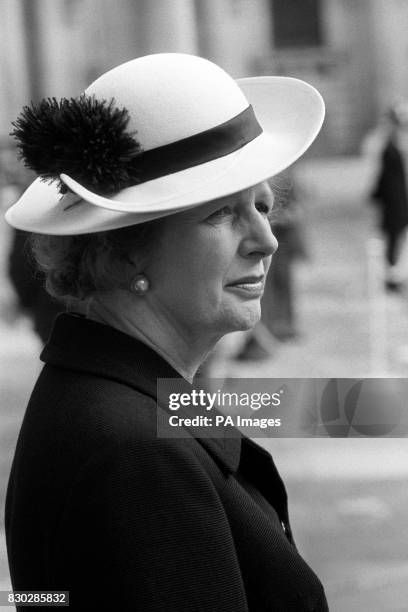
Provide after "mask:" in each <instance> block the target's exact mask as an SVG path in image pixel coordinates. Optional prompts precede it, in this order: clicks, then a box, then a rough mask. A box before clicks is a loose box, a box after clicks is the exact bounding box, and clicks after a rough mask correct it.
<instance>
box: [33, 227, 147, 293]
mask: <svg viewBox="0 0 408 612" xmlns="http://www.w3.org/2000/svg"><path fill="white" fill-rule="evenodd" d="M158 224H159V220H158V221H149V222H146V223H141V224H140V225H132V226H129V227H124V228H120V229H116V230H109V231H105V232H97V233H93V234H82V235H75V236H50V235H45V234H32V236H31V238H30V247H31V251H32V254H33V256H34V259H35V261H36V264H37V267H38V269H39V270H40V271H41V272H43V273H44V275H45V288H46V290H47V291H48V293H49V294H50V295H52V296H53V297H56V298H64V299H70V298H71V299H72V298H74V299H79V300H82V299H85V298H87V297H90V296H91V295H92V294H93V293H95V292H96V291H109V290H112V289H125V288H128V287H129V283H130V280H131V279H132V277H134V276H135V274H136V273H137V272H140V270H137V269H136V264H135V263H134V262H133V261H132V257H135V259H137V257H138V256H139V257H140V258H141V259H142V258H143V259H144V258H145V256H146V255H148V254H149V251H150V250H151V247H152V245H153V242H154V240H155V238H157V228H158Z"/></svg>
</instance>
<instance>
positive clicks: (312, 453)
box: [0, 0, 408, 612]
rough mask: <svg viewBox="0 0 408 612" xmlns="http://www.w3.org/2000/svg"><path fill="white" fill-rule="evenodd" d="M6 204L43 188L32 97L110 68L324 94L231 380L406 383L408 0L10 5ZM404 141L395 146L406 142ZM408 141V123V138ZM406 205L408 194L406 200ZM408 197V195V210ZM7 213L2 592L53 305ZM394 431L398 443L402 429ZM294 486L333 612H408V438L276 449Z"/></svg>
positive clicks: (1, 164) (284, 180) (237, 342)
mask: <svg viewBox="0 0 408 612" xmlns="http://www.w3.org/2000/svg"><path fill="white" fill-rule="evenodd" d="M0 10H1V19H0V208H1V210H2V212H4V211H5V210H6V209H7V207H8V206H9V205H11V204H12V203H14V201H15V200H16V199H17V197H18V195H19V193H21V191H22V190H23V189H24V188H25V187H26V186H27V185H28V184H29V182H30V180H31V179H32V177H31V176H29V175H28V173H27V172H26V171H25V170H24V168H22V166H21V164H20V163H19V162H18V161H17V157H16V152H15V150H14V148H13V144H12V142H11V140H10V138H9V136H8V133H9V131H10V123H11V121H12V120H13V119H15V118H16V115H17V114H18V112H19V111H20V109H21V107H22V106H23V105H24V104H27V103H29V102H30V100H33V101H34V102H35V101H38V100H39V99H41V98H42V97H46V96H55V97H57V98H58V97H62V96H66V97H68V96H76V95H78V94H79V93H80V92H81V91H82V90H83V89H84V88H85V87H86V86H87V85H88V84H89V83H90V82H91V81H92V80H93V79H95V78H96V77H97V76H99V75H100V74H101V73H103V72H105V71H106V70H108V69H109V68H111V67H113V66H115V65H117V64H119V63H121V62H124V61H126V60H129V59H132V58H134V57H137V56H139V55H145V54H148V53H156V52H161V51H165V52H168V51H175V52H186V53H195V54H198V55H202V56H204V57H207V58H208V59H210V60H213V61H215V62H216V63H218V64H219V65H220V66H222V67H223V68H225V69H226V70H227V71H229V72H230V73H231V74H232V75H233V76H235V77H239V76H250V75H259V74H266V75H268V74H279V75H288V76H293V77H298V78H302V79H305V80H306V81H308V82H310V83H311V84H313V85H315V86H316V87H317V88H318V89H319V90H320V92H321V93H322V95H323V97H324V98H325V101H326V105H327V117H326V120H325V124H324V127H323V130H322V132H321V135H320V136H319V137H318V139H317V141H316V142H315V144H314V145H313V146H312V148H311V150H310V151H309V152H308V153H307V155H306V157H305V158H303V159H302V160H301V161H300V162H299V163H297V164H296V165H295V167H293V168H292V169H290V171H289V172H288V173H287V174H286V175H285V176H284V177H279V179H277V180H275V181H274V187H275V190H276V194H277V199H278V201H279V202H280V203H281V204H282V206H281V214H280V216H279V217H278V219H277V220H275V221H274V229H275V232H276V234H277V236H278V239H279V241H280V249H279V250H278V252H277V254H276V256H275V260H274V263H273V265H272V269H271V273H270V276H269V281H268V286H267V290H266V294H265V297H264V308H263V311H264V315H263V319H262V323H261V325H260V326H259V327H258V328H257V329H256V330H255V332H254V333H253V334H250V335H249V336H248V334H246V335H245V334H234V335H231V336H230V337H228V338H227V339H226V340H225V341H224V342H222V343H221V344H220V346H219V347H218V348H217V350H216V351H215V353H214V355H213V356H212V357H211V358H210V359H209V361H208V363H207V364H206V366H205V368H206V370H207V372H208V373H210V374H212V375H213V376H216V377H224V376H231V377H264V378H268V377H292V378H294V377H316V378H318V377H335V378H353V379H356V378H363V377H375V376H382V377H390V378H391V377H396V378H398V377H401V378H405V377H407V372H408V289H407V288H406V281H407V278H408V251H407V249H406V247H405V246H404V239H405V233H406V225H407V223H408V221H406V222H405V221H404V220H402V221H400V222H398V223H397V225H398V237H399V249H398V257H397V258H396V259H397V261H391V262H390V261H389V258H388V259H387V252H386V245H387V240H388V238H389V233H388V234H387V232H386V231H384V227H383V228H382V229H381V215H382V213H383V210H382V208H381V207H382V206H383V204H384V203H382V204H379V202H378V199H377V200H373V198H372V197H371V196H372V194H373V193H374V192H375V191H376V188H377V186H378V180H379V177H380V174H381V172H382V165H383V162H384V159H385V158H384V154H383V152H384V150H385V148H386V146H387V143H389V142H392V143H393V144H394V145H395V143H396V144H397V145H398V146H397V149H398V152H399V156H400V157H399V159H400V161H401V172H402V173H404V172H405V173H406V170H405V169H406V167H407V166H408V163H407V162H408V146H407V144H406V140H407V139H406V131H405V130H406V127H405V124H406V120H405V119H404V112H399V110H398V113H397V114H398V121H394V119H393V120H392V121H391V119H390V117H391V115H390V108H392V109H396V108H398V109H401V108H402V109H403V111H404V105H405V99H406V98H407V97H408V70H407V66H408V38H407V32H408V3H407V2H406V0H387V2H384V0H302V1H299V0H35V1H34V0H0ZM395 130H397V132H398V136H397V138H396V139H395V138H394V136H393V134H394V132H395ZM407 131H408V130H407ZM401 197H402V206H403V202H404V201H405V204H406V207H407V210H408V203H407V201H406V199H407V195H406V190H405V193H403V194H402V196H401ZM404 198H405V200H404ZM25 239H26V236H25V235H22V234H17V233H14V232H12V230H11V228H9V227H8V226H6V224H5V222H4V220H3V215H1V218H0V590H1V589H7V588H9V586H10V583H9V575H8V569H7V556H6V549H5V537H4V523H3V514H4V500H5V491H6V485H7V478H8V472H9V469H10V463H11V460H12V456H13V452H14V447H15V443H16V438H17V435H18V430H19V426H20V423H21V419H22V417H23V414H24V409H25V405H26V402H27V399H28V397H29V394H30V391H31V388H32V385H33V383H34V381H35V378H36V376H37V374H38V372H39V370H40V367H41V363H40V361H39V358H38V355H39V352H40V350H41V347H42V344H43V342H44V340H45V339H46V336H47V334H48V330H49V325H50V321H51V319H52V317H53V316H54V313H55V311H57V310H58V309H59V308H61V307H60V306H59V305H58V304H56V303H52V302H50V300H48V298H47V297H46V295H45V294H44V291H43V288H42V285H41V282H42V279H41V278H38V277H36V275H35V272H34V270H33V268H32V265H31V264H30V262H29V260H28V258H27V253H26V249H25V246H24V244H25ZM394 435H395V436H396V435H398V433H395V434H394ZM259 442H260V443H261V444H263V445H264V446H266V447H267V448H268V450H270V451H271V452H272V454H273V456H274V458H275V461H276V463H277V465H278V467H279V469H280V471H281V473H282V475H283V477H284V479H285V482H286V483H287V487H288V490H289V497H290V508H291V515H292V522H293V528H294V532H295V537H296V540H297V543H298V547H299V549H300V550H301V552H302V554H303V555H304V557H305V558H306V559H307V560H308V562H309V563H310V564H311V566H312V567H313V568H314V569H315V571H316V572H317V573H318V575H319V576H320V578H321V579H322V581H323V583H324V585H325V588H326V592H327V596H328V600H329V603H330V606H331V610H335V611H339V612H343V611H347V612H352V611H356V612H357V611H359V612H361V611H365V610H367V611H370V612H375V611H397V610H406V608H407V604H406V601H407V600H408V586H407V585H408V559H407V554H406V551H407V548H408V529H407V520H406V514H407V513H406V506H407V502H408V487H406V480H407V476H408V449H407V443H406V440H405V439H403V438H398V437H393V434H392V432H391V434H389V435H387V436H384V437H383V438H376V439H370V438H368V437H364V436H363V435H356V437H353V438H348V439H339V438H328V439H323V438H314V439H296V440H291V439H290V440H289V439H288V440H277V439H276V440H265V439H263V440H260V441H259Z"/></svg>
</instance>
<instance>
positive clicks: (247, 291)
mask: <svg viewBox="0 0 408 612" xmlns="http://www.w3.org/2000/svg"><path fill="white" fill-rule="evenodd" d="M264 281H265V278H264V276H246V277H244V278H240V279H239V280H237V281H234V282H233V283H228V285H226V288H227V289H231V290H233V291H237V292H239V293H241V294H244V295H247V296H251V297H260V296H261V295H262V294H263V291H264V285H265V282H264Z"/></svg>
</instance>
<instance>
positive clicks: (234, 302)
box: [144, 182, 278, 338]
mask: <svg viewBox="0 0 408 612" xmlns="http://www.w3.org/2000/svg"><path fill="white" fill-rule="evenodd" d="M272 206H273V194H272V191H271V188H270V187H269V185H268V183H266V182H265V183H261V184H259V185H257V186H255V187H252V188H250V189H247V190H245V191H242V192H239V193H236V194H234V195H231V196H228V197H225V198H222V199H219V200H214V201H212V202H208V203H206V204H203V205H202V206H199V207H197V208H194V209H192V210H188V211H184V212H181V213H178V214H176V215H172V216H169V217H166V218H165V219H163V220H162V232H161V235H160V239H159V242H158V245H157V249H155V251H154V253H153V256H152V259H151V260H150V262H149V265H148V266H147V267H146V268H145V270H144V273H145V274H146V275H147V276H148V278H149V280H150V290H149V292H148V294H146V296H145V298H144V299H146V298H147V299H148V300H149V302H150V304H149V305H150V307H152V308H153V309H154V310H155V314H158V315H159V316H161V317H165V320H167V321H168V322H169V323H170V324H171V325H173V326H174V327H175V328H176V329H177V330H178V331H179V332H181V333H183V334H184V335H185V334H186V333H187V334H191V338H195V337H197V336H199V335H201V334H206V335H208V337H209V338H210V337H211V338H213V337H216V336H218V337H220V336H222V335H223V334H225V333H227V332H231V331H237V330H245V329H250V328H251V327H252V326H253V325H255V323H256V322H257V321H258V320H259V318H260V314H261V307H260V299H261V296H262V293H263V288H264V282H265V277H266V273H267V271H268V268H269V265H270V261H271V256H272V254H273V252H274V251H275V250H276V248H277V246H278V243H277V241H276V238H275V237H274V235H273V234H272V231H271V228H270V224H269V219H268V215H269V213H270V212H271V209H272Z"/></svg>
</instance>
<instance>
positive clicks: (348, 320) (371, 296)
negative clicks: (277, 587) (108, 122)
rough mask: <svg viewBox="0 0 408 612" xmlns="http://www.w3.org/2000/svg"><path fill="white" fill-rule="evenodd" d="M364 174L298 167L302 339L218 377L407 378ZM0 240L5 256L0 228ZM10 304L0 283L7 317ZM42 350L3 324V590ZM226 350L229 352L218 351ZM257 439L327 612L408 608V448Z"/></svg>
mask: <svg viewBox="0 0 408 612" xmlns="http://www.w3.org/2000/svg"><path fill="white" fill-rule="evenodd" d="M363 175H364V172H362V168H361V166H360V165H359V164H358V163H356V162H353V161H351V162H348V161H346V162H345V161H343V162H342V163H340V162H338V161H337V162H332V161H329V162H327V163H325V164H322V163H319V164H318V165H316V164H314V165H309V166H305V167H304V168H303V169H302V170H301V176H302V181H303V183H304V184H305V185H306V187H307V200H308V201H307V203H306V207H305V209H306V212H307V219H306V221H307V229H308V235H309V243H310V250H311V254H310V261H309V262H308V263H306V264H303V265H302V268H301V269H299V270H298V275H297V284H298V290H299V299H298V305H297V307H298V312H299V327H300V328H301V331H302V339H301V341H299V342H297V343H294V344H285V345H278V344H274V347H273V348H274V355H273V358H271V359H270V360H268V361H266V362H258V363H256V364H245V365H242V364H241V365H239V364H237V363H236V362H234V361H232V360H230V359H226V360H223V361H220V362H219V363H218V366H217V367H218V370H217V375H218V376H222V375H224V374H229V375H232V376H234V377H240V376H242V377H273V376H276V377H282V376H286V377H297V376H298V377H309V376H311V377H319V376H322V377H329V376H333V377H353V378H358V377H365V376H375V375H388V376H403V377H404V376H406V372H407V370H408V362H407V359H406V358H407V347H408V300H406V299H404V298H401V297H394V296H393V297H389V296H384V294H383V293H382V291H381V290H380V283H379V279H378V274H377V272H376V271H377V270H378V268H379V265H380V260H379V256H378V252H377V243H376V242H375V240H374V241H373V238H375V232H374V229H373V228H374V224H373V217H372V211H370V209H369V208H368V207H367V205H366V204H365V203H364V201H363V190H364V181H362V176H363ZM0 238H1V240H0V244H1V246H0V249H1V251H3V252H4V250H5V249H6V241H5V238H6V233H5V227H4V226H3V225H1V222H0ZM369 254H370V255H369ZM0 255H1V253H0ZM2 261H4V258H3V259H2V258H0V262H2ZM0 278H1V263H0ZM9 300H10V292H9V289H8V288H7V286H6V285H5V284H4V282H3V285H2V292H1V297H0V307H1V308H2V309H3V312H4V310H5V307H6V305H7V304H8V303H9ZM234 342H237V340H235V341H232V342H230V343H229V346H230V345H231V344H233V343H234ZM38 350H39V345H38V343H37V341H36V339H35V338H34V337H33V336H32V334H31V332H30V330H29V326H28V325H27V323H26V322H24V321H19V322H17V323H15V324H12V323H11V322H9V323H7V322H6V321H5V319H4V316H3V320H1V319H0V392H1V396H0V425H1V428H0V512H1V514H0V517H1V518H0V590H1V589H2V588H6V587H7V585H8V573H7V564H6V558H5V548H4V536H3V535H2V534H3V530H2V516H3V504H4V490H5V484H6V480H7V474H8V470H9V465H10V461H11V456H12V452H13V448H14V444H15V439H16V435H17V432H18V427H19V423H20V421H21V418H22V413H23V408H24V405H25V402H26V399H27V396H28V394H29V391H30V388H31V386H32V382H33V380H34V379H35V376H36V373H37V371H38V368H39V363H38V361H37V355H38ZM228 352H231V349H230V348H225V349H224V354H228ZM260 442H261V443H262V444H265V445H266V446H267V447H268V448H269V450H271V452H272V453H273V455H274V457H275V460H276V463H277V464H278V466H279V469H280V471H281V473H282V475H283V476H284V478H285V481H286V482H287V486H288V491H289V497H290V507H291V515H292V522H293V526H294V531H295V534H296V539H297V542H298V546H299V548H300V549H301V551H302V552H303V554H304V556H305V558H306V559H307V560H308V561H309V563H310V564H311V566H312V567H313V568H314V569H315V570H316V572H317V573H318V575H319V576H320V577H321V579H322V581H323V582H324V584H325V587H326V591H327V594H328V599H329V602H330V606H331V610H334V611H336V612H366V611H367V612H388V611H390V612H391V611H393V612H396V611H398V610H400V611H402V610H406V609H407V608H408V604H407V603H406V602H407V601H408V558H407V553H406V551H407V549H408V529H407V519H406V514H407V513H406V508H407V503H408V487H407V486H406V482H407V477H408V444H407V443H406V440H405V439H392V438H388V439H374V440H373V439H361V438H359V439H347V440H342V439H298V440H263V441H260Z"/></svg>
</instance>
